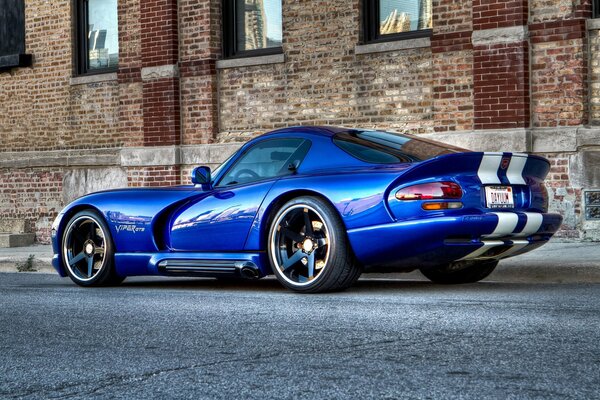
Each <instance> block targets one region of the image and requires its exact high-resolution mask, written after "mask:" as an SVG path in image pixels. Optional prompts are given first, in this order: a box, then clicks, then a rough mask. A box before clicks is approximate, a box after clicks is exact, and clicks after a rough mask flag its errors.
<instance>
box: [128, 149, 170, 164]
mask: <svg viewBox="0 0 600 400" xmlns="http://www.w3.org/2000/svg"><path fill="white" fill-rule="evenodd" d="M176 164H179V147H178V146H157V147H124V148H123V149H121V166H123V167H149V166H156V165H176Z"/></svg>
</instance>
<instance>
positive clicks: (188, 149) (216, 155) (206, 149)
mask: <svg viewBox="0 0 600 400" xmlns="http://www.w3.org/2000/svg"><path fill="white" fill-rule="evenodd" d="M242 145H243V143H222V144H206V145H196V146H182V147H181V163H182V164H184V165H198V164H202V163H206V164H221V163H222V162H223V161H225V160H227V158H228V157H229V156H231V155H232V154H233V153H235V152H236V151H237V150H238V149H239V148H240V147H242Z"/></svg>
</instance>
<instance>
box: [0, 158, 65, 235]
mask: <svg viewBox="0 0 600 400" xmlns="http://www.w3.org/2000/svg"><path fill="white" fill-rule="evenodd" d="M62 172H63V171H62V168H53V169H52V171H49V170H48V168H20V169H12V168H11V169H8V168H2V169H0V210H1V212H0V218H3V217H5V216H6V217H10V218H18V219H26V220H29V221H30V222H31V223H32V227H33V229H34V230H35V233H36V234H37V237H36V239H37V240H38V241H39V242H42V243H48V242H49V240H50V230H51V225H52V221H53V220H54V218H55V217H56V215H57V214H58V213H59V212H60V210H61V209H62V207H63V199H62V179H63V175H62Z"/></svg>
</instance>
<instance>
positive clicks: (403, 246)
mask: <svg viewBox="0 0 600 400" xmlns="http://www.w3.org/2000/svg"><path fill="white" fill-rule="evenodd" d="M561 223H562V217H561V216H560V215H558V214H550V213H532V212H527V213H525V212H490V213H485V214H471V215H461V216H441V217H432V218H427V219H419V220H411V221H401V222H394V223H390V224H384V225H377V226H371V227H365V228H358V229H351V230H349V231H348V237H349V240H350V243H351V246H352V249H353V250H354V254H355V255H356V257H357V258H358V260H359V261H360V262H361V263H362V264H363V265H364V266H365V267H374V266H379V267H397V268H409V269H412V268H423V267H428V266H434V265H440V264H444V263H450V262H453V261H458V260H477V259H482V260H483V259H502V258H506V257H512V256H515V255H518V254H523V253H526V252H528V251H531V250H533V249H535V248H537V247H539V246H541V245H543V244H544V243H546V242H547V241H548V240H549V239H550V238H551V237H552V235H553V234H554V233H555V232H556V231H557V230H558V229H559V228H560V225H561Z"/></svg>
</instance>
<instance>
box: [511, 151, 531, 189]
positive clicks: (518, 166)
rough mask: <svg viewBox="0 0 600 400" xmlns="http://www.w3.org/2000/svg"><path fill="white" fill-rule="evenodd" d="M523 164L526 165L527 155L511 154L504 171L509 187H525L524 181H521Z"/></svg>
mask: <svg viewBox="0 0 600 400" xmlns="http://www.w3.org/2000/svg"><path fill="white" fill-rule="evenodd" d="M525 163H527V154H521V153H513V155H512V158H511V159H510V164H509V165H508V169H507V170H506V178H507V179H508V182H509V183H510V184H511V185H525V179H523V170H524V169H525Z"/></svg>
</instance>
